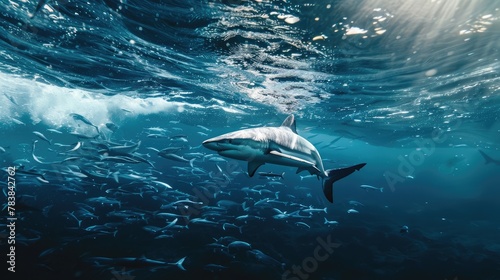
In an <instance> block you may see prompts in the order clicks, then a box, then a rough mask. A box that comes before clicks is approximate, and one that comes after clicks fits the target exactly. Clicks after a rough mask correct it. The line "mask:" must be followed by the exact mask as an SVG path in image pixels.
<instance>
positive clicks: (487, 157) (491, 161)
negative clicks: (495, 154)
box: [478, 150, 495, 164]
mask: <svg viewBox="0 0 500 280" xmlns="http://www.w3.org/2000/svg"><path fill="white" fill-rule="evenodd" d="M478 151H479V153H480V154H481V155H482V156H483V158H484V164H490V163H494V162H495V160H494V159H493V158H492V157H490V156H489V155H487V154H486V153H485V152H483V151H481V150H478Z"/></svg>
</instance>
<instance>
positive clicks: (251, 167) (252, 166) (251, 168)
mask: <svg viewBox="0 0 500 280" xmlns="http://www.w3.org/2000/svg"><path fill="white" fill-rule="evenodd" d="M261 165H264V162H262V161H256V160H254V161H249V162H248V176H250V177H253V175H254V174H255V171H257V169H258V168H259V167H260V166H261Z"/></svg>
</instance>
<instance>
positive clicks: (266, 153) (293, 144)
mask: <svg viewBox="0 0 500 280" xmlns="http://www.w3.org/2000/svg"><path fill="white" fill-rule="evenodd" d="M203 146H205V147H206V148H208V149H210V150H214V151H217V152H218V153H219V155H221V156H225V157H228V158H233V159H237V160H244V161H248V175H249V176H250V177H252V176H253V175H254V174H255V172H256V171H257V169H258V168H259V167H260V166H262V165H264V164H266V163H272V164H277V165H284V166H291V167H297V173H299V172H302V171H308V172H309V173H310V174H314V175H317V176H318V177H321V178H322V179H323V180H324V185H323V192H324V194H325V196H326V198H327V199H328V200H329V201H330V202H333V190H332V188H333V183H334V182H335V181H337V180H340V179H342V178H344V177H346V176H348V175H349V174H351V173H353V172H354V171H356V170H359V169H361V168H362V167H363V166H365V164H366V163H361V164H357V165H354V166H351V167H347V168H341V169H334V170H325V168H324V166H323V162H322V160H321V156H320V154H319V152H318V150H317V149H316V147H314V145H313V144H311V143H310V142H309V141H307V140H306V139H305V138H303V137H302V136H300V135H298V134H297V130H296V123H295V117H294V116H293V115H289V116H288V117H287V118H286V119H285V121H284V122H283V124H282V125H281V126H279V127H257V128H249V129H242V130H238V131H234V132H230V133H227V134H223V135H220V136H217V137H214V138H211V139H208V140H205V141H204V142H203Z"/></svg>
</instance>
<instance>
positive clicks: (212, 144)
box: [202, 138, 223, 151]
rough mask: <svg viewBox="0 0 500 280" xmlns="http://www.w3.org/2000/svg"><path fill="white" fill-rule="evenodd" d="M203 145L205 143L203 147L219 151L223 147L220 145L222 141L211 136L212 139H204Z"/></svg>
mask: <svg viewBox="0 0 500 280" xmlns="http://www.w3.org/2000/svg"><path fill="white" fill-rule="evenodd" d="M202 145H203V147H205V148H207V149H210V150H213V151H219V150H222V149H223V148H222V147H221V145H220V141H219V140H217V139H215V138H211V139H207V140H205V141H203V143H202Z"/></svg>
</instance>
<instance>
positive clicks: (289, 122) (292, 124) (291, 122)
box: [281, 115, 298, 134]
mask: <svg viewBox="0 0 500 280" xmlns="http://www.w3.org/2000/svg"><path fill="white" fill-rule="evenodd" d="M281 126H284V127H288V128H290V129H291V130H292V131H293V133H295V134H298V133H297V127H296V125H295V116H294V115H289V116H288V117H287V118H286V119H285V121H283V123H282V124H281Z"/></svg>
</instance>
